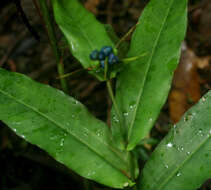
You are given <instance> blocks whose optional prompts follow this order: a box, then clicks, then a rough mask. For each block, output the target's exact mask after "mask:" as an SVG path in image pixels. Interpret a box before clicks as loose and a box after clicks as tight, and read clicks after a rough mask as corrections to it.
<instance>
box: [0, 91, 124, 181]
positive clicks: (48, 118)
mask: <svg viewBox="0 0 211 190" xmlns="http://www.w3.org/2000/svg"><path fill="white" fill-rule="evenodd" d="M0 93H2V94H3V95H4V96H6V97H8V98H10V99H13V100H14V101H16V102H17V103H19V104H22V105H23V106H25V107H27V108H29V109H31V110H32V111H34V112H35V113H37V114H39V115H41V116H43V117H44V118H45V119H47V120H49V121H50V122H52V123H53V124H54V125H56V126H58V127H59V128H61V129H62V130H65V129H64V128H63V127H62V126H60V124H58V123H57V122H56V121H54V120H53V119H51V118H50V117H48V116H46V115H45V114H43V113H42V112H40V111H38V110H37V109H36V108H34V107H32V106H31V105H28V104H26V103H25V102H23V101H21V100H18V99H16V98H15V97H14V96H12V95H10V94H9V93H7V92H5V91H3V90H2V89H0ZM67 132H68V133H69V134H70V135H72V136H73V137H74V138H75V139H76V140H77V141H79V142H80V143H82V144H84V145H85V146H87V147H88V148H89V149H90V150H91V151H93V152H95V153H96V154H97V155H99V156H100V157H101V158H102V159H103V160H105V161H106V162H107V163H109V164H110V165H111V166H113V167H114V168H115V169H117V170H118V171H119V172H120V173H121V174H124V172H121V170H120V169H118V168H117V167H116V166H115V165H114V164H113V163H112V162H111V161H109V160H108V159H105V156H103V155H101V153H100V152H97V151H96V150H95V149H93V148H92V147H91V146H90V145H88V144H86V142H84V141H83V140H82V139H81V138H80V137H78V136H76V135H75V134H73V133H70V132H69V131H67ZM96 139H98V140H99V138H96ZM100 142H101V143H102V144H104V145H105V146H106V147H107V148H108V149H110V150H111V151H112V152H114V153H115V154H116V155H117V156H118V157H119V158H120V160H122V162H123V163H125V161H124V160H123V158H122V157H121V156H119V155H118V152H116V151H114V150H113V148H111V147H110V146H109V145H108V144H106V143H104V142H102V141H100ZM125 164H127V163H125ZM124 175H125V174H124ZM125 176H126V177H128V176H127V175H125Z"/></svg>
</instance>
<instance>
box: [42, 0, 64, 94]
mask: <svg viewBox="0 0 211 190" xmlns="http://www.w3.org/2000/svg"><path fill="white" fill-rule="evenodd" d="M39 4H40V10H41V13H42V18H43V20H44V23H45V28H46V31H47V34H48V38H49V41H50V44H51V48H52V50H53V52H54V55H55V57H56V62H57V70H58V74H59V76H62V75H64V65H63V60H62V58H61V54H60V51H59V48H58V46H57V40H56V35H55V31H54V27H53V23H52V20H51V17H50V14H49V10H48V5H47V2H46V0H39ZM60 82H61V86H62V89H63V90H64V92H66V93H68V88H67V83H66V80H65V79H64V78H60Z"/></svg>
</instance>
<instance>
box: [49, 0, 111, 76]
mask: <svg viewBox="0 0 211 190" xmlns="http://www.w3.org/2000/svg"><path fill="white" fill-rule="evenodd" d="M52 4H53V9H54V16H55V20H56V22H57V24H58V26H59V27H60V29H61V31H62V32H63V34H64V35H65V37H66V38H67V41H68V43H69V46H70V50H71V52H72V54H73V55H74V56H75V57H76V58H77V59H78V60H79V61H80V62H81V64H82V65H83V67H84V68H88V67H92V66H93V61H91V60H90V58H89V55H90V53H91V52H92V51H93V50H96V49H97V50H100V49H101V48H102V47H103V46H112V47H114V44H113V42H112V41H111V40H110V38H109V36H108V35H107V32H106V30H105V27H104V25H103V24H101V23H100V22H98V21H97V20H96V18H95V17H94V15H92V13H90V12H88V11H87V10H86V9H85V8H84V7H83V6H82V5H81V4H80V3H79V2H78V0H53V1H52ZM102 72H103V71H102ZM92 74H94V75H95V76H96V77H97V78H98V79H100V80H104V79H103V75H102V73H100V70H97V72H92Z"/></svg>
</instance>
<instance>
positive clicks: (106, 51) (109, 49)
mask: <svg viewBox="0 0 211 190" xmlns="http://www.w3.org/2000/svg"><path fill="white" fill-rule="evenodd" d="M100 52H103V53H104V54H105V56H109V55H110V54H111V53H112V52H113V49H112V47H111V46H103V47H102V48H101V50H100Z"/></svg>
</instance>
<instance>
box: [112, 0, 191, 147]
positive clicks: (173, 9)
mask: <svg viewBox="0 0 211 190" xmlns="http://www.w3.org/2000/svg"><path fill="white" fill-rule="evenodd" d="M186 21H187V0H183V1H180V2H179V3H178V1H177V0H160V1H157V0H151V1H150V2H149V4H148V5H147V6H146V8H145V9H144V11H143V12H142V14H141V17H140V20H139V24H138V25H137V28H136V30H135V32H134V34H133V36H132V41H131V46H130V50H129V53H128V57H133V56H138V55H140V54H144V53H147V56H144V57H141V58H140V59H138V60H136V61H133V62H131V64H128V65H127V66H125V68H124V70H122V71H121V72H120V74H119V75H118V76H117V79H118V80H117V85H116V101H117V104H118V106H119V108H120V111H121V113H122V117H123V118H124V121H125V126H123V128H124V129H123V130H124V131H125V136H127V137H126V142H128V147H127V149H128V150H132V149H133V148H134V147H135V145H136V144H137V143H138V142H139V141H140V140H141V139H143V138H144V137H145V136H146V135H147V134H148V133H149V131H150V129H151V128H152V126H153V124H154V122H155V120H156V119H157V116H158V114H159V113H160V109H161V108H162V106H163V104H164V103H165V101H166V98H167V95H168V92H169V88H170V85H171V80H172V75H173V71H174V70H175V68H176V66H177V63H178V60H179V56H180V46H181V42H182V40H183V39H184V35H185V30H186ZM113 118H116V116H115V115H113ZM116 121H117V120H115V119H113V123H112V126H113V127H112V128H113V133H114V136H116V141H117V142H118V141H119V139H120V138H118V135H119V128H120V127H118V125H119V123H118V122H116Z"/></svg>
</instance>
